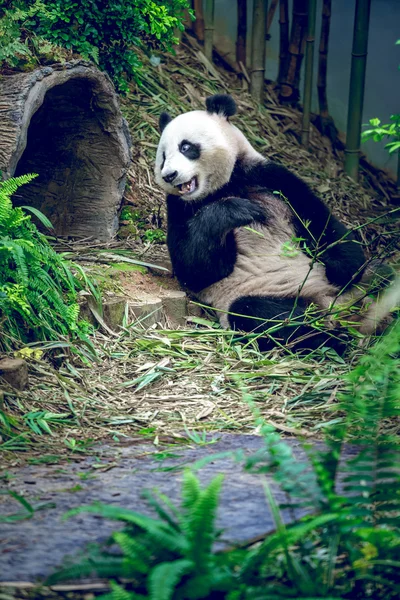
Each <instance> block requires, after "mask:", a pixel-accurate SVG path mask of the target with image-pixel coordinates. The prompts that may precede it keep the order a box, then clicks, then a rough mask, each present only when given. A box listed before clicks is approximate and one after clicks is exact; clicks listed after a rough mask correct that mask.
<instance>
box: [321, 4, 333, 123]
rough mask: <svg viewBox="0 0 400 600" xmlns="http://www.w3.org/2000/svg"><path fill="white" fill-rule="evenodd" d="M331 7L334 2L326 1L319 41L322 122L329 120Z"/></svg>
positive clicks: (323, 8)
mask: <svg viewBox="0 0 400 600" xmlns="http://www.w3.org/2000/svg"><path fill="white" fill-rule="evenodd" d="M331 6H332V0H324V2H323V6H322V23H321V37H320V40H319V59H318V81H317V89H318V103H319V114H320V116H321V119H322V120H326V119H328V118H329V108H328V96H327V93H326V75H327V71H328V46H329V32H330V26H331Z"/></svg>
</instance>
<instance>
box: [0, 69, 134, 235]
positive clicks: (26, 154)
mask: <svg viewBox="0 0 400 600" xmlns="http://www.w3.org/2000/svg"><path fill="white" fill-rule="evenodd" d="M130 146H131V141H130V135H129V131H128V126H127V124H126V122H125V120H124V119H123V117H122V115H121V111H120V108H119V103H118V97H117V94H116V92H115V90H114V87H113V84H112V83H111V80H110V79H109V77H108V76H107V75H105V74H104V73H102V72H100V71H99V70H98V69H97V68H96V67H95V66H94V65H92V64H91V63H88V62H85V61H79V60H78V61H71V62H68V63H65V64H57V65H53V66H51V67H42V68H39V69H36V70H35V71H31V72H30V73H18V74H13V75H3V76H1V78H0V170H1V171H2V172H3V175H4V176H5V177H6V178H9V177H12V176H17V175H22V174H25V173H38V174H39V177H38V178H37V179H35V180H34V181H32V182H31V183H29V184H28V185H26V186H23V187H22V188H20V190H18V192H17V194H16V197H15V204H16V205H30V206H34V207H36V208H38V209H39V210H41V211H42V212H43V213H44V214H46V215H47V216H48V217H49V219H50V221H51V222H52V223H53V225H54V228H55V231H56V233H57V235H61V236H69V237H90V236H91V237H93V238H95V239H98V240H100V241H106V240H108V239H110V237H111V236H113V235H114V233H115V232H116V230H117V227H118V217H117V211H118V208H119V206H120V203H121V199H122V195H123V192H124V189H125V181H126V174H127V171H128V168H129V165H130V161H131V150H130Z"/></svg>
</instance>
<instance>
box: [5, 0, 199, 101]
mask: <svg viewBox="0 0 400 600" xmlns="http://www.w3.org/2000/svg"><path fill="white" fill-rule="evenodd" d="M187 8H189V3H188V1H187V0H165V1H163V2H158V1H156V0H111V1H110V2H106V3H105V2H103V1H102V0H34V1H33V2H31V1H29V0H15V1H9V2H6V8H5V10H4V13H3V16H2V18H0V65H1V62H2V61H4V62H5V63H6V64H9V65H10V66H12V67H16V66H19V65H20V64H21V63H22V64H24V63H26V62H28V65H29V64H31V65H32V64H34V63H35V62H36V63H38V62H40V61H41V60H42V59H43V58H46V55H50V56H51V54H52V53H53V54H56V55H57V53H58V56H56V57H55V58H56V59H58V60H59V59H60V56H59V48H64V49H65V50H66V51H68V52H70V53H72V54H79V55H80V56H82V57H83V58H85V59H87V60H92V61H94V62H95V63H97V64H98V65H99V66H100V67H101V68H102V69H104V70H106V71H107V72H108V73H109V74H110V75H111V77H112V78H113V79H114V81H115V82H116V84H117V85H118V87H119V88H120V89H121V90H125V91H126V90H127V80H128V79H129V78H130V77H132V76H134V77H137V76H138V74H139V71H140V67H141V63H140V60H139V58H138V56H137V53H136V51H135V47H138V46H141V47H143V46H144V45H147V46H149V47H160V48H162V49H167V50H172V47H173V45H174V44H175V43H177V42H178V40H177V38H176V37H175V32H176V30H183V23H182V21H183V13H184V10H185V9H187ZM0 15H1V13H0ZM53 60H54V59H53Z"/></svg>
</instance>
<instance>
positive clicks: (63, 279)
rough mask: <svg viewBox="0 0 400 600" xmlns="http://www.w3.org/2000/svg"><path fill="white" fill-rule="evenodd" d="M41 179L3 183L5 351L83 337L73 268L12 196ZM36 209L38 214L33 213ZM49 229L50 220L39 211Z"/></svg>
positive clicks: (0, 242) (0, 295)
mask: <svg viewBox="0 0 400 600" xmlns="http://www.w3.org/2000/svg"><path fill="white" fill-rule="evenodd" d="M34 177H36V175H22V176H20V177H16V178H12V179H8V180H7V181H3V182H0V331H1V337H0V349H1V350H10V349H11V348H12V347H13V346H15V345H18V343H20V344H25V343H27V342H29V341H33V340H35V339H39V340H54V339H57V338H58V337H59V336H60V335H65V336H68V335H70V334H79V325H78V315H79V306H78V303H77V290H78V289H80V288H81V287H82V286H81V284H80V282H79V281H78V279H77V278H76V277H75V276H74V275H73V274H72V272H71V265H70V264H69V263H68V262H67V261H66V260H64V258H63V257H62V256H61V255H59V254H57V253H56V252H55V251H54V250H53V249H52V248H51V246H50V245H49V243H48V241H47V238H46V237H45V236H44V235H43V234H42V233H40V232H39V231H38V229H37V227H36V226H35V225H34V223H32V221H31V217H30V215H29V214H27V212H26V210H29V209H28V207H24V208H14V207H13V206H12V202H11V196H12V194H14V193H15V192H16V191H17V189H18V188H19V187H20V186H21V185H24V184H27V183H29V182H30V181H31V180H32V179H34ZM30 210H33V209H30ZM34 214H35V216H36V217H38V218H40V219H41V220H42V223H43V224H44V225H45V226H48V225H51V224H50V223H49V221H48V219H47V218H46V217H45V216H44V215H42V214H41V213H40V212H39V211H37V210H36V209H35V211H34Z"/></svg>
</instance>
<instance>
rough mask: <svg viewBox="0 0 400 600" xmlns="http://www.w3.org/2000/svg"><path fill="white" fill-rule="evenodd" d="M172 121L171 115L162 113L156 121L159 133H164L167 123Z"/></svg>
mask: <svg viewBox="0 0 400 600" xmlns="http://www.w3.org/2000/svg"><path fill="white" fill-rule="evenodd" d="M171 121H172V117H171V115H169V114H168V113H166V112H162V113H161V115H160V118H159V121H158V126H159V128H160V131H161V133H162V132H163V131H164V129H165V128H166V126H167V125H168V123H170V122H171Z"/></svg>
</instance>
